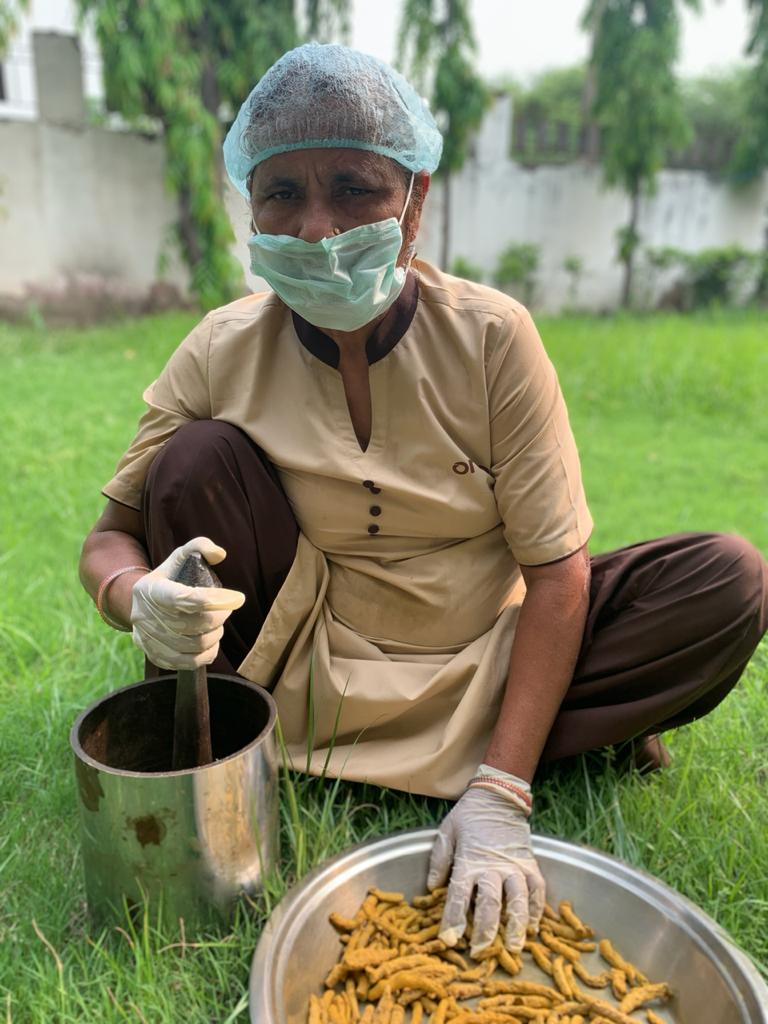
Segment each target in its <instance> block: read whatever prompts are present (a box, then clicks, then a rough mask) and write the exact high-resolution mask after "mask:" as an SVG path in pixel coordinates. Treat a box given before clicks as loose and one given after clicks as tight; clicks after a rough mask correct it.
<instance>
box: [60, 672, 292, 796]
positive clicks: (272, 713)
mask: <svg viewBox="0 0 768 1024" xmlns="http://www.w3.org/2000/svg"><path fill="white" fill-rule="evenodd" d="M210 675H211V678H214V679H227V680H228V681H229V682H231V683H237V684H238V685H240V686H244V687H245V688H246V689H250V690H253V691H254V692H257V693H258V695H259V697H261V698H262V699H263V700H264V702H265V704H266V705H267V708H268V716H267V724H266V725H265V726H264V728H263V729H262V730H261V732H260V733H259V734H258V736H255V737H254V738H253V739H252V740H251V742H250V743H246V745H245V746H244V747H240V749H239V750H236V751H235V752H234V753H233V754H227V756H226V757H221V758H219V759H218V760H216V761H212V762H211V763H210V764H203V765H198V766H196V767H195V768H181V769H180V770H178V771H167V772H134V771H131V770H130V769H128V768H113V767H111V766H110V765H108V764H103V763H102V762H101V761H97V760H96V759H95V758H93V757H91V755H90V754H87V753H86V752H85V750H83V746H82V744H81V743H80V727H81V726H82V724H83V722H84V721H85V719H86V717H87V716H88V715H89V714H90V713H91V712H92V711H94V710H95V709H96V708H97V707H98V706H99V704H104V703H106V701H108V700H111V699H112V698H113V697H117V696H118V694H121V693H125V692H126V691H128V690H135V689H137V688H138V687H140V686H147V685H150V684H152V683H158V682H160V681H161V680H163V679H175V678H176V677H175V676H174V675H164V676H154V677H153V678H152V679H141V680H140V681H139V682H138V683H129V684H128V685H127V686H121V687H120V688H119V689H117V690H110V692H109V693H107V694H105V695H104V696H103V697H99V699H98V700H95V701H93V702H92V703H91V704H89V705H88V707H87V708H85V709H84V710H83V711H81V712H80V714H79V715H78V716H77V718H76V719H75V721H74V724H73V725H72V728H71V729H70V730H69V743H70V746H71V747H72V751H73V753H74V755H75V757H76V758H77V759H78V761H82V762H83V763H84V764H87V765H88V766H89V767H91V768H95V769H96V770H97V771H100V772H103V773H104V774H106V775H116V776H119V777H121V778H123V777H127V778H131V779H160V778H162V779H166V778H169V777H176V776H182V775H195V774H197V773H198V772H200V771H203V770H204V769H206V770H207V769H213V768H218V767H219V765H224V764H227V762H229V761H232V760H233V759H234V758H236V757H242V755H243V754H244V753H246V752H247V751H250V750H254V749H255V748H256V747H258V746H260V745H261V744H262V743H264V742H265V741H266V740H267V739H268V738H269V737H270V736H271V735H272V734H273V732H274V729H275V723H276V721H277V705H276V704H275V698H274V697H273V696H272V694H271V693H270V692H269V691H268V690H267V689H266V687H264V686H261V685H260V684H259V683H254V682H253V681H252V680H250V679H242V678H241V677H240V676H230V675H224V674H223V673H219V672H211V674H210Z"/></svg>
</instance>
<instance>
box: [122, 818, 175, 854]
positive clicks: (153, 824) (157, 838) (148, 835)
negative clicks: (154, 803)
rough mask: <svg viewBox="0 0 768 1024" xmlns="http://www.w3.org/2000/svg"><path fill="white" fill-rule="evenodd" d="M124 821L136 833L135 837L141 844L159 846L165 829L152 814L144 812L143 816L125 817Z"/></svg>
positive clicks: (163, 837)
mask: <svg viewBox="0 0 768 1024" xmlns="http://www.w3.org/2000/svg"><path fill="white" fill-rule="evenodd" d="M126 822H127V823H128V825H129V827H130V828H132V829H133V831H134V832H135V833H136V838H137V839H138V841H139V842H140V843H141V845H142V846H148V845H149V844H150V843H152V844H153V845H155V846H159V845H160V843H162V841H163V839H165V833H166V832H167V829H166V827H165V825H164V824H163V822H162V821H161V820H160V818H157V817H155V815H154V814H146V815H145V816H144V817H143V818H126Z"/></svg>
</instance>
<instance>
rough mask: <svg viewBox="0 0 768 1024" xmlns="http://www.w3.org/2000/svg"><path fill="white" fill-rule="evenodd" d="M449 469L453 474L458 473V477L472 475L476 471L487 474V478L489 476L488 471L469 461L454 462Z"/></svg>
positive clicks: (484, 467)
mask: <svg viewBox="0 0 768 1024" xmlns="http://www.w3.org/2000/svg"><path fill="white" fill-rule="evenodd" d="M451 469H452V470H453V472H454V473H458V475H459V476H466V474H467V473H474V472H475V470H476V469H482V471H483V472H484V473H487V474H488V475H489V476H490V474H491V471H490V469H488V468H487V467H486V466H481V465H480V464H479V463H475V462H473V461H472V460H471V459H469V460H468V461H467V462H454V464H453V465H452V466H451Z"/></svg>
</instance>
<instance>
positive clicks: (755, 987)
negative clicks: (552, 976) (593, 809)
mask: <svg viewBox="0 0 768 1024" xmlns="http://www.w3.org/2000/svg"><path fill="white" fill-rule="evenodd" d="M434 836H435V831H434V829H417V830H412V831H408V832H401V833H399V834H397V835H394V836H391V837H389V838H387V839H379V840H374V841H373V842H369V843H363V844H361V845H360V846H355V847H353V848H351V849H350V850H347V851H346V852H344V853H341V854H339V856H337V857H334V858H333V859H332V860H329V861H327V862H326V863H325V864H323V865H321V866H320V867H319V868H316V869H315V870H314V871H312V872H311V873H310V874H309V875H307V877H306V878H305V879H304V880H303V881H302V882H301V884H300V885H298V886H296V887H295V888H294V889H292V890H291V892H290V893H288V895H287V896H286V897H285V899H284V900H283V901H282V902H281V903H280V905H279V906H278V907H277V908H276V910H275V912H274V913H273V915H272V917H271V919H270V921H269V923H268V924H267V926H266V928H265V929H264V932H263V934H262V936H261V939H260V941H259V944H258V946H257V947H256V952H255V953H254V957H253V963H252V965H251V980H250V1013H251V1022H252V1024H305V1021H306V1013H307V1002H308V999H309V995H310V993H312V992H316V993H318V994H319V993H320V992H321V990H322V981H323V978H324V977H325V975H326V973H327V972H328V970H330V968H331V966H332V965H333V964H334V963H335V962H336V960H337V959H338V956H339V951H340V949H341V947H340V944H339V941H338V936H337V934H336V932H335V930H334V929H333V928H332V926H331V925H330V924H329V922H328V914H329V913H330V911H331V910H336V911H338V912H339V913H341V914H345V915H351V914H354V912H355V911H356V910H357V908H358V907H359V905H360V903H361V902H362V900H363V898H364V896H365V894H366V891H367V890H368V888H369V886H372V885H376V886H379V887H380V888H382V889H388V890H392V889H394V890H398V891H402V892H404V893H405V895H406V897H407V898H409V899H410V898H412V897H413V896H415V895H417V894H418V893H420V892H423V891H424V890H425V885H426V875H427V863H428V860H429V851H430V849H431V846H432V840H433V839H434ZM534 851H535V853H536V856H537V858H538V861H539V865H540V867H541V870H542V872H543V873H544V877H545V878H546V881H547V892H548V897H549V899H550V901H551V902H553V903H557V902H558V901H559V900H561V899H570V900H571V901H572V902H573V904H574V908H575V909H576V911H577V912H578V913H580V914H581V915H582V916H583V917H584V919H585V920H586V921H587V922H588V923H589V924H591V925H592V927H593V928H594V929H595V931H596V932H597V933H598V934H599V935H601V936H605V937H608V938H610V939H611V940H612V941H613V942H614V944H615V946H616V947H617V949H618V950H619V951H620V952H621V953H622V955H623V956H625V957H627V958H628V959H629V960H631V961H633V962H634V963H636V964H637V966H638V967H640V968H641V970H643V971H644V972H645V973H646V974H647V975H648V976H649V977H650V978H651V980H654V981H662V980H663V981H667V982H669V984H670V985H671V986H672V988H673V990H674V993H675V996H674V999H673V1000H672V1002H671V1004H669V1005H668V1006H667V1007H666V1009H665V1010H663V1011H658V1012H659V1013H660V1015H661V1016H662V1017H663V1018H664V1019H665V1020H667V1021H670V1022H674V1024H768V986H766V984H765V982H764V981H763V980H762V978H761V976H760V974H759V973H758V971H757V969H756V968H755V966H754V965H753V964H752V963H751V962H750V960H749V959H748V958H747V957H746V956H745V955H744V954H743V953H742V952H741V951H740V950H738V949H737V948H736V947H735V946H734V944H733V942H732V941H731V940H730V939H729V937H728V935H727V934H726V933H725V932H724V931H723V930H722V928H720V926H719V925H717V924H716V923H715V922H714V921H713V920H712V919H711V918H710V917H707V915H706V914H704V913H702V911H701V910H699V909H698V908H697V907H696V906H694V904H692V903H690V902H689V901H688V900H686V899H685V898H684V897H682V896H680V894H679V893H677V892H675V891H674V890H673V889H670V888H669V887H668V886H666V885H664V884H663V883H662V882H659V881H658V880H657V879H656V878H653V877H652V876H651V875H647V874H645V873H644V872H642V871H638V870H637V869H636V868H632V867H629V866H628V865H626V864H624V863H622V862H621V861H620V860H617V859H616V858H615V857H609V856H607V855H606V854H604V853H600V852H599V851H598V850H593V849H591V848H590V847H587V846H577V845H575V844H573V843H566V842H562V841H560V840H558V839H550V838H548V837H546V836H535V837H534ZM596 956H597V954H585V955H584V960H585V964H586V965H587V966H588V967H590V958H594V957H596ZM596 967H597V961H596V960H594V961H592V966H591V967H590V969H593V968H594V969H596ZM535 972H536V968H534V967H530V968H528V967H526V971H525V972H524V974H523V977H525V976H527V974H530V976H531V977H534V976H536V975H535ZM538 980H542V979H541V977H540V976H539V978H538ZM643 1016H644V1015H643Z"/></svg>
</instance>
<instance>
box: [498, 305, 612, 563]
mask: <svg viewBox="0 0 768 1024" xmlns="http://www.w3.org/2000/svg"><path fill="white" fill-rule="evenodd" d="M486 373H487V383H488V400H489V414H490V434H491V463H492V465H491V473H492V475H493V477H494V480H495V496H496V503H497V505H498V508H499V514H500V516H501V519H502V522H503V524H504V536H505V537H506V540H507V543H508V545H509V548H510V550H511V551H512V554H513V555H514V557H515V559H516V560H517V562H518V563H521V564H523V565H544V564H545V563H547V562H554V561H557V560H558V559H560V558H565V557H566V556H567V555H570V554H573V552H574V551H577V550H578V549H579V548H580V547H582V546H583V545H584V544H585V543H586V542H587V540H588V539H589V536H590V533H591V532H592V525H593V524H592V517H591V515H590V513H589V509H588V507H587V503H586V498H585V495H584V487H583V485H582V479H581V467H580V464H579V455H578V451H577V449H576V442H575V440H574V437H573V434H572V432H571V427H570V424H569V422H568V412H567V410H566V407H565V401H564V399H563V395H562V392H561V391H560V385H559V383H558V380H557V374H556V372H555V368H554V366H553V365H552V363H551V361H550V359H549V357H548V356H547V353H546V352H545V350H544V346H543V344H542V342H541V338H540V337H539V332H538V331H537V329H536V327H535V325H534V323H533V320H532V319H531V316H530V314H529V313H528V311H527V310H526V309H525V308H524V307H523V306H520V305H516V308H515V309H514V310H513V311H511V312H510V314H509V315H508V316H507V318H506V319H505V321H504V323H503V325H502V327H501V329H500V332H499V336H498V337H497V338H496V345H495V347H494V350H493V351H492V353H491V355H490V358H489V359H488V364H487V370H486Z"/></svg>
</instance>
